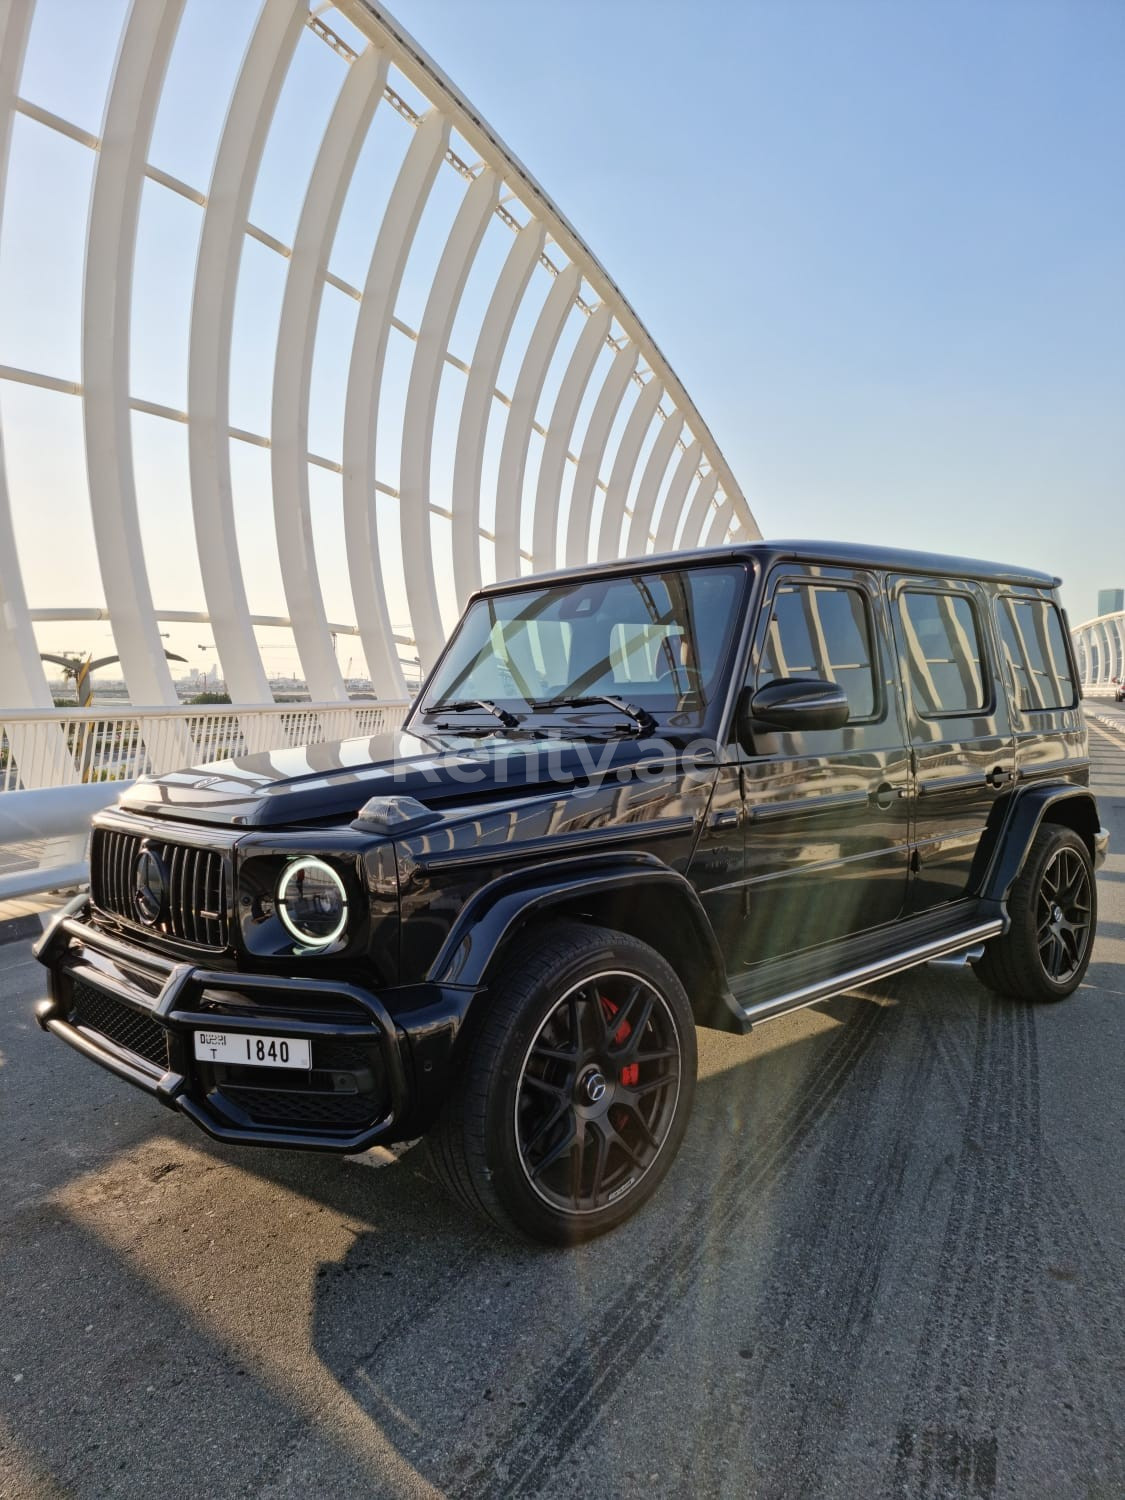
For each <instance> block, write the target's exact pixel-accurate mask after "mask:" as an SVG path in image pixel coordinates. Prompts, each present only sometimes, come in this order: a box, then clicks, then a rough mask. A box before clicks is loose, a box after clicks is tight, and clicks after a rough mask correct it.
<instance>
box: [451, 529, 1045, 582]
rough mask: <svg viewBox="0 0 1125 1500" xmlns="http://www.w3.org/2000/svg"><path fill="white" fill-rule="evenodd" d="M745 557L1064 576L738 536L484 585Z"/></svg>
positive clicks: (856, 545) (956, 573) (929, 572)
mask: <svg viewBox="0 0 1125 1500" xmlns="http://www.w3.org/2000/svg"><path fill="white" fill-rule="evenodd" d="M735 558H747V559H752V560H754V561H756V562H758V563H759V564H760V565H761V566H763V567H771V566H772V565H773V564H774V563H775V562H785V561H786V560H788V559H792V560H793V561H800V562H814V563H824V564H826V565H828V566H837V567H846V568H880V569H883V570H885V571H887V572H892V573H920V574H925V575H926V576H927V577H931V578H932V577H935V576H936V577H939V578H946V577H949V578H978V579H984V580H987V581H988V582H990V583H1011V584H1024V585H1029V586H1031V587H1033V588H1041V589H1042V588H1048V589H1049V588H1057V587H1058V586H1059V584H1060V583H1061V582H1062V579H1061V578H1057V577H1055V575H1054V574H1053V573H1041V572H1039V571H1038V570H1036V569H1035V568H1021V567H1017V566H1016V565H1015V564H1013V563H998V562H985V561H983V560H981V559H980V558H973V557H950V556H946V555H945V554H943V553H940V552H912V551H908V550H907V549H905V548H901V547H868V546H864V545H863V544H862V543H860V542H825V541H791V540H788V539H786V540H784V541H772V540H765V541H761V542H737V543H735V544H734V545H732V546H727V547H701V548H698V549H696V550H694V551H690V552H663V553H646V554H645V555H644V556H643V557H632V558H630V557H625V558H615V559H614V560H613V561H612V562H604V563H585V564H584V565H583V566H581V567H577V568H560V569H557V570H556V571H554V572H550V573H536V574H527V575H525V576H524V577H522V578H510V579H506V580H497V582H496V583H491V584H488V585H487V586H486V587H485V588H483V589H482V590H481V593H483V594H492V593H496V592H497V591H498V590H506V589H511V588H519V587H521V586H522V587H525V588H526V587H529V586H531V587H534V586H536V585H538V584H542V583H553V582H556V581H559V582H561V581H563V580H564V579H573V578H583V577H607V578H608V577H612V576H614V575H620V574H622V573H636V572H638V571H640V570H641V569H643V570H644V571H645V572H652V571H658V570H659V569H661V568H683V567H691V566H692V565H693V564H696V563H715V562H722V561H724V560H726V561H729V560H731V559H735Z"/></svg>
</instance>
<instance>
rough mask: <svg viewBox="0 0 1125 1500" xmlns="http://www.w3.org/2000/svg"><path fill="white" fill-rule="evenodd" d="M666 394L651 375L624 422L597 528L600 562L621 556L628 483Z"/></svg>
mask: <svg viewBox="0 0 1125 1500" xmlns="http://www.w3.org/2000/svg"><path fill="white" fill-rule="evenodd" d="M663 394H664V387H663V386H662V385H661V383H660V381H659V380H657V379H656V377H655V376H654V375H653V376H650V377H649V380H648V383H647V384H646V385H645V388H644V390H643V391H641V393H640V395H639V396H638V397H637V400H636V403H635V405H634V406H633V410H632V411H631V412H630V413H629V419H628V421H627V422H626V423H625V431H624V432H623V433H622V434H621V442H620V444H619V446H618V449H617V455H616V457H615V458H614V460H613V468H612V469H611V470H610V473H609V483H608V484H607V485H606V491H605V504H604V505H603V507H602V524H601V526H600V527H599V529H598V552H597V556H598V561H599V562H607V561H609V559H610V558H614V557H620V556H621V527H622V524H623V522H624V520H625V504H626V501H627V500H628V498H629V485H630V482H631V481H632V478H633V474H634V473H635V472H636V468H637V461H638V459H639V458H640V455H641V448H642V447H643V446H644V440H645V434H646V433H647V432H648V430H649V428H650V427H651V426H652V423H653V421H654V419H655V417H656V408H657V407H658V406H659V405H660V398H661V396H662V395H663Z"/></svg>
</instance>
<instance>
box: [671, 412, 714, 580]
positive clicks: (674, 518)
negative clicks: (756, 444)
mask: <svg viewBox="0 0 1125 1500" xmlns="http://www.w3.org/2000/svg"><path fill="white" fill-rule="evenodd" d="M702 457H703V444H702V443H701V442H700V441H699V439H698V438H696V440H695V442H694V443H689V444H688V446H687V447H686V448H685V449H684V451H683V452H682V453H681V454H680V461H679V463H678V464H677V465H676V468H675V470H674V472H673V474H672V480H671V483H670V484H669V485H668V489H667V492H666V493H665V496H664V505H663V508H662V509H661V512H660V520H659V521H658V522H657V523H656V550H657V552H671V550H672V548H673V547H674V546H675V545H676V528H677V526H678V524H679V521H680V517H681V516H682V515H683V511H684V503H685V501H686V500H687V496H688V490H689V489H690V488H691V481H692V476H693V475H694V473H695V471H696V470H697V469H698V468H699V464H700V460H701V459H702ZM711 472H712V473H713V474H714V475H715V487H717V486H718V483H719V475H718V471H717V470H715V469H713V470H712V471H711ZM710 477H711V476H710V474H709V475H707V476H706V478H704V479H703V480H701V481H700V483H699V486H698V488H697V489H696V493H695V500H694V501H693V503H692V509H693V510H694V509H695V507H696V506H697V505H699V504H700V495H701V494H703V493H706V490H705V487H706V485H707V483H708V480H709V479H710ZM715 487H712V489H711V492H710V494H708V495H707V504H708V505H710V503H711V497H712V496H713V495H714V493H715ZM704 515H706V511H705V510H704V511H702V512H701V514H700V518H699V521H698V522H697V525H696V531H697V532H698V529H699V527H700V526H702V524H703V516H704ZM690 519H691V518H690V517H689V520H690Z"/></svg>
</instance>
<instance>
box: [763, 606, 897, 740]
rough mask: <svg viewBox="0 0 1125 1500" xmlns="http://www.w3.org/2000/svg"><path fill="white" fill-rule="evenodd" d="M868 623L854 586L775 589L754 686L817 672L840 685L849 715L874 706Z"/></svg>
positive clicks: (866, 713)
mask: <svg viewBox="0 0 1125 1500" xmlns="http://www.w3.org/2000/svg"><path fill="white" fill-rule="evenodd" d="M871 663H872V649H871V629H870V625H869V623H868V617H867V606H866V603H865V601H864V597H863V595H862V594H861V593H860V591H859V590H858V589H850V588H836V587H833V586H831V585H821V584H803V583H802V584H788V583H787V584H783V585H782V586H781V587H780V588H779V589H778V591H777V593H776V594H775V595H774V600H773V610H772V612H771V615H770V623H769V629H768V630H767V632H766V640H765V645H764V646H763V648H762V657H761V661H760V662H759V665H758V683H757V685H758V687H764V686H765V684H766V683H767V682H773V681H775V680H776V679H777V678H779V677H821V678H823V679H824V680H825V681H826V682H834V683H836V684H837V685H838V686H839V687H841V688H843V690H844V692H845V693H846V694H847V698H848V708H849V710H850V717H851V718H853V719H869V718H870V717H871V715H872V714H873V713H874V712H875V674H874V672H873V670H872V666H871Z"/></svg>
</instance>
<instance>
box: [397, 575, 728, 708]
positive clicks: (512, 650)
mask: <svg viewBox="0 0 1125 1500" xmlns="http://www.w3.org/2000/svg"><path fill="white" fill-rule="evenodd" d="M745 578H746V574H745V572H744V570H743V569H742V568H738V567H706V568H690V569H689V568H682V569H669V570H668V571H667V572H664V573H637V574H634V575H632V576H630V577H627V578H584V579H577V580H575V581H574V582H568V583H560V584H555V585H553V586H552V587H550V588H539V589H536V588H525V589H518V590H513V591H512V592H511V593H505V594H489V595H486V596H485V597H484V598H482V599H478V600H476V602H475V603H474V604H472V605H470V607H469V609H468V610H467V611H466V613H465V617H464V619H463V620H462V621H461V623H460V625H458V627H457V630H456V632H455V634H454V637H453V640H452V642H451V643H450V647H449V650H448V652H447V653H446V656H445V659H444V660H443V661H442V663H441V665H440V666H439V667H438V669H437V671H436V672H435V673H434V677H433V681H432V682H431V684H430V688H429V692H428V693H427V696H426V702H425V708H424V711H425V712H440V709H441V705H442V704H443V703H450V702H456V701H459V700H465V699H468V700H476V699H488V700H489V701H492V702H495V703H497V704H501V705H503V706H504V707H505V708H510V709H512V710H514V711H515V712H516V713H526V711H527V710H528V709H529V708H531V707H532V706H538V707H540V708H549V705H550V700H552V699H562V698H575V697H591V696H595V695H597V694H600V693H608V694H611V695H613V696H624V697H625V698H626V699H627V700H628V701H629V702H632V703H638V704H642V705H643V706H644V707H646V708H648V709H650V710H651V711H652V712H654V713H659V712H663V713H665V714H668V715H673V714H674V715H677V719H676V722H677V723H681V722H683V723H690V722H691V721H692V720H693V719H697V718H698V716H699V715H700V714H701V712H702V710H703V708H704V707H705V706H706V704H708V703H709V702H710V701H711V699H712V696H713V695H714V694H715V693H717V692H718V691H719V688H720V686H721V683H722V668H723V664H724V661H725V658H726V655H727V652H728V650H729V647H730V640H731V636H732V634H733V631H734V627H735V625H736V624H737V622H738V618H739V608H738V605H739V600H740V599H741V597H742V589H743V586H744V583H745ZM590 711H591V712H605V710H599V709H597V706H596V705H591V706H590ZM609 712H611V713H612V712H613V710H609Z"/></svg>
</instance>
